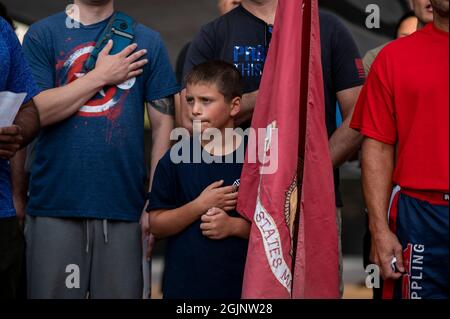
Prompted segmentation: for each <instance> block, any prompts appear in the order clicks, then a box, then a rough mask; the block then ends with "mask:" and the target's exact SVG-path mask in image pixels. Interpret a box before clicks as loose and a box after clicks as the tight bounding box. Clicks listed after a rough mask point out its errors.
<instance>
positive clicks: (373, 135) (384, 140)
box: [350, 123, 397, 145]
mask: <svg viewBox="0 0 450 319" xmlns="http://www.w3.org/2000/svg"><path fill="white" fill-rule="evenodd" d="M350 128H352V129H354V130H357V131H359V132H360V133H361V134H362V135H363V136H364V137H369V138H372V139H374V140H377V141H379V142H382V143H385V144H389V145H395V144H396V143H397V141H396V140H395V139H392V138H389V137H386V136H383V135H381V134H379V133H376V132H374V131H372V130H371V129H368V128H366V127H362V126H361V125H360V124H359V123H351V124H350Z"/></svg>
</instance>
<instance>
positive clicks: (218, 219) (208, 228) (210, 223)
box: [200, 207, 233, 240]
mask: <svg viewBox="0 0 450 319" xmlns="http://www.w3.org/2000/svg"><path fill="white" fill-rule="evenodd" d="M231 219H232V217H230V216H229V215H228V214H227V213H225V211H223V210H222V209H220V208H216V207H214V208H211V209H210V210H209V211H208V212H207V213H206V214H204V215H203V216H202V223H201V224H200V229H201V230H202V234H203V235H204V236H206V237H208V238H209V239H213V240H220V239H224V238H227V237H230V236H232V234H233V227H232V224H231Z"/></svg>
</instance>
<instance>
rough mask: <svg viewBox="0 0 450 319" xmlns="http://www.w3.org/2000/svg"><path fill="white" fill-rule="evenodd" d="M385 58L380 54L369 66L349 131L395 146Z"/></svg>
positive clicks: (393, 109) (393, 110) (392, 111)
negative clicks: (353, 130)
mask: <svg viewBox="0 0 450 319" xmlns="http://www.w3.org/2000/svg"><path fill="white" fill-rule="evenodd" d="M388 69H389V67H388V65H387V58H386V56H385V55H384V54H383V52H382V53H380V55H379V56H378V57H377V58H376V60H375V62H374V63H373V65H372V68H371V71H370V73H369V77H368V78H367V82H366V84H365V85H364V87H363V89H362V90H361V94H360V96H359V99H358V102H357V104H356V107H355V112H354V114H353V118H352V121H351V123H350V127H351V128H353V129H356V130H358V131H359V132H361V134H362V135H364V136H366V137H370V138H373V139H375V140H377V141H380V142H383V143H386V144H391V145H394V144H395V143H396V141H397V129H396V123H395V108H394V97H393V94H392V90H391V86H390V85H389V78H388V75H387V72H388V71H387V70H388Z"/></svg>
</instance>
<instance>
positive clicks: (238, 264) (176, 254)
mask: <svg viewBox="0 0 450 319" xmlns="http://www.w3.org/2000/svg"><path fill="white" fill-rule="evenodd" d="M191 145H192V143H191ZM235 154H236V153H235ZM215 158H216V157H215ZM191 159H192V158H191ZM222 159H223V162H225V158H223V157H222ZM241 171H242V163H232V164H230V163H222V164H219V163H211V164H206V163H205V162H201V163H180V164H177V166H176V179H177V181H176V183H175V187H176V189H174V190H173V191H174V193H175V194H176V198H177V205H176V206H177V207H181V206H183V205H185V204H187V203H189V202H191V201H193V200H194V199H196V198H197V197H198V196H199V195H200V194H201V193H202V192H203V190H204V189H205V188H206V187H208V186H209V185H210V184H212V183H214V182H216V181H219V180H224V183H223V186H231V185H239V182H240V175H241ZM228 214H229V215H230V216H232V217H239V214H238V213H237V212H236V211H232V212H229V213H228ZM200 224H201V221H200V219H199V220H197V221H196V222H194V223H193V224H191V225H190V226H188V227H187V228H186V229H185V230H184V231H182V232H181V233H179V234H177V235H175V236H173V237H171V238H169V240H168V246H167V250H166V266H165V273H164V287H163V290H164V297H165V298H187V297H190V298H239V297H240V293H241V291H240V289H241V285H242V279H243V271H244V264H245V257H246V253H247V240H244V239H241V238H237V237H229V238H226V239H222V240H211V239H209V238H207V237H205V236H204V235H203V234H202V231H201V229H200Z"/></svg>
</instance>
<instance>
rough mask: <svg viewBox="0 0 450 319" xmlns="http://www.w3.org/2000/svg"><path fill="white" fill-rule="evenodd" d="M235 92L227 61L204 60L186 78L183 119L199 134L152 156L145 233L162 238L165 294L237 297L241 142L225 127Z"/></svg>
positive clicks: (243, 223)
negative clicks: (186, 111)
mask: <svg viewBox="0 0 450 319" xmlns="http://www.w3.org/2000/svg"><path fill="white" fill-rule="evenodd" d="M241 96H242V79H241V76H240V74H239V72H238V71H237V70H236V69H235V68H234V67H233V66H232V65H231V64H228V63H225V62H207V63H204V64H201V65H199V66H197V67H195V68H194V69H193V70H192V72H190V73H189V75H188V76H187V94H186V100H187V104H188V105H189V109H190V113H191V118H192V119H193V120H194V121H199V122H200V123H201V133H204V134H201V135H197V134H194V137H193V138H191V139H187V140H183V141H181V142H179V143H178V144H177V145H175V146H174V147H173V148H172V149H171V151H169V152H167V153H166V155H164V157H163V158H162V159H161V160H160V161H159V163H158V166H157V168H156V172H155V178H154V180H153V188H152V191H151V193H150V196H149V199H150V200H149V206H148V209H147V210H148V211H150V225H151V229H152V233H153V234H154V235H155V236H156V237H157V238H164V237H168V238H169V239H168V245H167V248H166V258H165V270H164V279H163V295H164V298H166V299H210V298H213V299H230V298H232V299H239V298H240V297H241V290H242V281H243V276H244V266H245V259H246V253H247V243H248V236H249V233H250V222H248V221H247V220H245V219H243V218H242V217H240V215H239V214H238V212H236V200H237V196H238V192H237V189H238V186H239V183H240V176H241V171H242V165H243V162H244V154H245V139H244V138H243V137H242V136H240V135H234V134H233V132H234V130H233V129H234V119H235V117H236V116H237V114H238V113H239V111H240V102H241ZM213 133H218V134H217V135H214V138H213V140H212V141H210V140H209V139H207V137H206V136H207V135H209V134H213ZM187 135H188V134H187ZM221 137H222V138H221ZM211 145H212V147H211ZM196 146H197V147H196ZM196 151H197V152H198V153H197V152H196Z"/></svg>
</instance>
